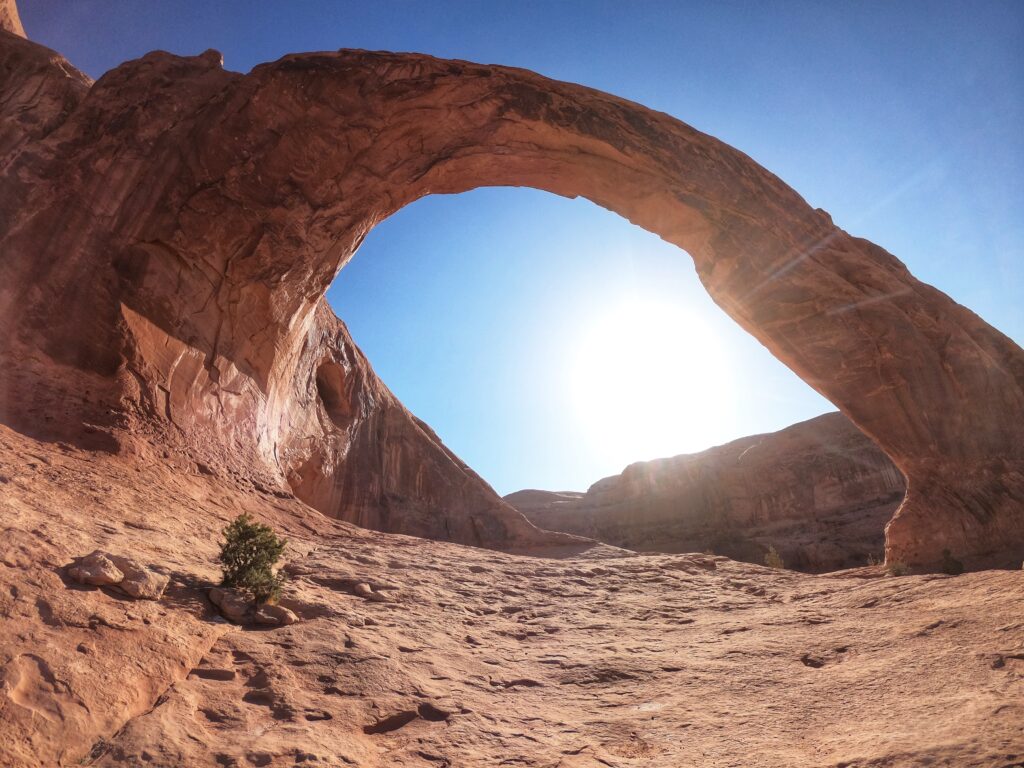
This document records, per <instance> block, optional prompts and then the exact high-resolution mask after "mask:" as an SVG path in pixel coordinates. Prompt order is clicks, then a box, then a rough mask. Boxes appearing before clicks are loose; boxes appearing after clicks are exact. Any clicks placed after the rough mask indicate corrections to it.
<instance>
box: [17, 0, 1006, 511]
mask: <svg viewBox="0 0 1024 768" xmlns="http://www.w3.org/2000/svg"><path fill="white" fill-rule="evenodd" d="M19 8H20V10H21V15H22V21H23V22H24V24H25V28H26V31H27V33H28V35H29V36H30V37H32V38H33V39H35V40H37V41H39V42H42V43H44V44H46V45H49V46H50V47H53V48H55V49H57V50H58V51H60V52H61V53H63V54H65V55H66V56H67V57H68V58H69V59H70V60H71V62H72V63H74V64H75V65H76V66H78V67H79V68H80V69H82V70H84V71H85V72H87V73H88V74H90V75H92V76H93V77H97V76H99V75H100V74H102V73H103V72H104V71H106V70H107V69H109V68H111V67H113V66H116V65H117V64H118V63H120V62H122V61H124V60H127V59H131V58H135V57H137V56H140V55H142V54H144V53H146V52H147V51H149V50H152V49H156V48H161V49H164V50H169V51H173V52H175V53H182V54H193V53H199V52H201V51H203V50H205V49H207V48H216V49H218V50H220V51H222V52H223V53H224V59H225V66H226V67H228V68H229V69H234V70H237V71H247V70H249V69H250V68H251V67H252V66H254V65H255V64H258V63H260V62H264V61H270V60H273V59H276V58H278V57H280V56H281V55H283V54H285V53H289V52H294V51H304V50H331V49H336V48H343V47H344V48H368V49H384V50H396V51H418V52H424V53H430V54H433V55H436V56H442V57H450V58H463V59H469V60H473V61H480V62H486V63H496V64H509V65H514V66H519V67H525V68H528V69H532V70H534V71H537V72H540V73H541V74H544V75H547V76H549V77H553V78H557V79H561V80H569V81H573V82H579V83H583V84H585V85H589V86H592V87H595V88H599V89H602V90H605V91H609V92H611V93H614V94H617V95H619V96H623V97H626V98H629V99H632V100H634V101H638V102H640V103H642V104H645V105H646V106H649V107H652V108H654V109H658V110H662V111H664V112H668V113H669V114H672V115H674V116H676V117H678V118H680V119H682V120H683V121H685V122H687V123H690V124H691V125H693V126H695V127H696V128H698V129H700V130H702V131H705V132H707V133H710V134H712V135H714V136H716V137H718V138H719V139H722V140H723V141H726V142H728V143H729V144H732V145H733V146H735V147H737V148H739V149H740V150H742V151H743V152H745V153H747V154H748V155H750V156H751V157H753V158H754V159H755V160H757V161H758V162H760V163H761V164H762V165H764V166H765V167H766V168H768V169H769V170H771V171H772V172H774V173H776V174H778V175H779V176H780V177H781V178H782V179H783V180H785V181H786V182H787V183H788V184H790V185H791V186H793V187H794V188H795V189H796V190H797V191H798V192H800V193H801V194H802V195H803V196H804V197H805V198H806V199H807V200H808V201H809V202H810V203H811V204H812V205H813V206H815V207H821V208H824V209H826V210H828V211H829V212H830V213H831V214H832V217H833V219H834V220H835V221H836V223H837V224H838V225H839V226H841V227H843V228H845V229H847V230H848V231H850V232H851V233H853V234H855V235H859V236H863V237H867V238H868V239H871V240H873V241H875V242H876V243H878V244H880V245H882V246H883V247H885V248H887V249H888V250H889V251H891V252H892V253H894V254H895V255H896V256H898V257H899V258H900V259H902V260H903V261H904V262H905V263H906V264H907V265H908V266H909V267H910V269H911V270H912V271H913V272H914V273H915V274H916V275H917V276H918V277H919V278H921V279H923V280H926V281H928V282H930V283H932V284H934V285H936V286H937V287H939V288H940V289H942V290H944V291H945V292H946V293H948V294H950V295H951V296H952V297H953V298H954V299H956V300H957V301H959V302H961V303H963V304H966V305H967V306H969V307H971V308H972V309H974V310H975V311H976V312H978V313H979V314H980V315H981V316H982V317H984V318H985V319H987V320H988V321H989V322H991V323H993V324H994V325H995V326H996V327H998V328H1000V329H1001V330H1002V331H1003V332H1004V333H1006V334H1008V335H1009V336H1010V337H1012V338H1013V339H1015V340H1016V341H1017V342H1018V343H1022V342H1024V301H1022V300H1021V299H1022V294H1024V181H1022V180H1024V3H1022V2H1017V1H1016V0H1009V1H1007V2H977V1H976V2H970V3H968V2H948V3H946V2H938V1H936V0H929V1H927V2H905V1H904V2H891V0H888V1H885V2H849V3H827V2H771V3H757V2H748V1H746V0H744V1H743V2H730V1H729V0H715V1H714V2H712V1H711V0H709V1H708V2H702V3H685V2H652V1H646V2H645V1H637V2H617V3H612V2H572V1H570V0H552V1H551V2H508V3H503V2H495V1H494V0H487V1H484V0H478V1H476V2H425V1H422V0H421V1H420V2H385V1H384V0H373V1H371V0H364V2H358V3H353V2H329V1H326V0H323V1H320V2H302V1H301V0H295V2H287V3H286V2H251V3H250V2H206V1H203V2H199V1H196V2H185V1H184V0H181V1H179V2H167V1H164V2H161V3H147V2H134V0H131V1H129V0H125V1H123V2H103V1H101V0H93V1H90V0H74V2H71V1H70V0H67V1H60V0H20V2H19ZM328 298H329V300H330V301H331V303H332V305H333V306H334V307H335V310H336V311H337V313H338V314H339V316H340V317H341V318H342V319H343V320H345V321H346V322H347V323H348V325H349V328H350V329H351V331H352V333H353V336H354V337H355V339H356V342H357V343H358V344H359V345H360V346H361V347H362V348H363V350H364V351H365V352H366V354H367V355H368V357H369V359H370V361H371V362H372V363H373V365H374V367H375V368H376V370H377V372H378V373H379V374H380V376H381V377H382V379H383V380H384V381H385V382H386V383H387V384H388V385H389V386H390V387H391V388H392V389H393V390H394V391H395V393H396V394H397V395H398V396H399V398H401V400H402V401H403V402H404V403H405V404H406V405H407V406H408V407H409V408H410V409H411V410H412V411H413V412H415V413H416V414H417V415H418V416H420V417H421V418H423V419H424V420H426V421H427V422H428V423H430V424H431V425H432V426H433V427H434V428H435V429H436V430H437V432H438V433H439V434H440V435H441V436H442V438H444V440H445V441H446V442H447V444H448V445H449V446H450V447H451V448H452V449H453V450H454V451H456V452H457V453H458V454H460V455H461V456H462V457H463V458H464V459H465V460H466V461H467V462H468V463H469V464H470V465H471V466H473V467H474V468H475V469H476V470H477V471H478V472H480V474H481V475H483V476H484V477H485V478H486V479H488V480H489V481H490V482H491V483H492V484H493V485H494V486H495V488H496V489H497V490H498V491H499V492H501V493H508V492H510V491H513V490H517V489H519V488H523V487H534V488H549V489H556V490H570V489H585V488H586V487H587V486H588V485H589V484H590V483H591V482H593V481H595V480H597V479H599V478H601V477H603V476H606V475H609V474H613V473H616V472H618V471H620V470H621V469H622V468H623V467H624V466H625V465H626V464H627V463H629V462H631V461H634V460H639V459H648V458H655V457H657V456H665V455H672V454H675V453H681V452H689V451H694V450H700V449H702V448H705V447H708V446H710V445H713V444H716V443H721V442H725V441H727V440H729V439H732V438H735V437H740V436H742V435H745V434H751V433H755V432H763V431H768V430H773V429H778V428H781V427H784V426H786V425H788V424H791V423H793V422H795V421H798V420H801V419H804V418H809V417H811V416H814V415H816V414H818V413H822V412H824V411H826V410H832V406H831V405H830V404H829V403H828V402H827V401H825V400H823V399H822V398H821V397H819V396H818V395H816V394H815V393H814V392H813V391H811V390H810V388H809V387H807V386H806V385H805V384H803V382H801V381H800V380H799V379H798V378H797V377H796V376H795V375H793V374H792V373H790V372H789V371H788V370H787V369H786V368H784V367H783V366H782V365H781V364H780V363H778V362H776V361H775V359H774V358H772V357H771V355H769V354H768V353H767V352H766V351H765V350H764V349H763V348H762V347H761V346H760V345H759V344H758V343H757V342H756V341H754V340H753V339H751V338H750V337H748V336H746V334H744V333H743V332H742V331H740V330H739V329H738V327H736V326H735V325H734V324H733V323H732V321H731V320H730V319H729V318H728V317H726V316H725V315H724V313H722V312H721V311H720V310H718V309H717V308H716V307H715V306H714V305H713V304H712V303H711V301H710V300H709V299H708V298H707V296H706V294H704V292H703V289H702V288H701V287H700V284H699V283H698V281H697V279H696V277H695V275H694V271H693V266H692V262H691V261H690V259H689V257H687V256H686V254H685V253H683V252H682V251H679V250H677V249H675V248H674V247H672V246H669V245H666V244H665V243H663V242H661V241H660V240H659V239H658V238H656V237H654V236H653V235H650V234H649V233H647V232H644V231H642V230H639V229H637V228H635V227H633V226H631V225H630V224H629V223H628V222H626V221H624V220H621V219H619V218H618V217H616V216H615V215H614V214H611V213H609V212H607V211H604V210H602V209H600V208H598V207H597V206H594V205H592V204H590V203H588V202H586V201H582V200H575V201H570V200H564V199H562V198H558V197H555V196H552V195H548V194H546V193H542V192H537V191H533V190H525V189H504V188H503V189H487V190H477V191H474V192H471V193H466V194H462V195H458V196H454V197H440V196H439V197H432V198H427V199H424V200H421V201H419V202H417V203H415V204H414V205H412V206H410V207H408V208H406V209H405V210H403V211H400V212H399V213H398V214H396V215H395V216H394V217H392V218H391V219H390V220H388V221H385V222H384V223H383V224H381V225H380V226H379V227H378V228H377V229H376V230H375V231H374V232H372V233H371V234H370V236H369V237H368V238H367V240H366V242H365V244H364V245H363V247H362V249H361V250H360V251H359V253H358V254H357V255H356V257H355V258H354V259H353V261H352V262H351V264H350V265H349V266H348V267H346V269H345V270H343V271H342V273H341V274H340V275H339V277H338V279H337V280H336V281H335V284H334V286H332V288H331V290H330V291H329V293H328ZM631 340H632V343H631Z"/></svg>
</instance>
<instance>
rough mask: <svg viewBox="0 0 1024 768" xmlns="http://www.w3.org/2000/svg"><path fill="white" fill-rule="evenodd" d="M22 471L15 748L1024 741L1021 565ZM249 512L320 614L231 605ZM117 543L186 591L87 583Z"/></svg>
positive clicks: (563, 761) (530, 760)
mask: <svg viewBox="0 0 1024 768" xmlns="http://www.w3.org/2000/svg"><path fill="white" fill-rule="evenodd" d="M0 474H2V476H3V477H5V478H7V481H6V482H5V483H4V485H3V494H2V495H0V513H2V514H0V519H2V525H3V531H2V535H0V731H2V732H3V734H4V738H3V739H2V740H0V765H5V766H7V765H10V766H18V768H21V767H22V766H26V767H28V766H32V767H42V766H45V768H53V766H69V765H79V764H84V765H94V766H197V767H205V766H210V767H211V768H213V767H214V766H225V765H232V766H243V767H248V766H273V767H275V768H280V767H283V766H294V765H330V766H340V765H358V766H367V767H371V766H380V767H381V768H385V767H388V766H408V767H410V768H411V767H413V766H415V767H416V768H426V767H427V766H490V765H530V766H563V767H565V768H568V767H569V766H574V767H576V768H579V767H580V766H587V767H588V768H593V767H596V766H614V767H615V768H627V767H628V766H664V767H665V768H677V766H680V765H723V766H725V765H744V766H765V767H766V768H767V767H772V768H776V767H777V766H780V765H785V766H794V767H796V766H838V765H845V766H865V767H866V766H910V765H924V764H928V765H937V766H948V767H949V768H953V767H954V766H955V767H956V768H963V767H964V766H986V767H988V766H1004V765H1012V764H1013V763H1014V761H1020V760H1024V733H1022V731H1021V728H1020V724H1021V722H1022V721H1024V620H1022V618H1021V615H1020V597H1021V594H1024V572H1021V571H986V572H980V573H971V574H965V575H963V576H958V577H949V576H907V577H902V578H894V577H889V576H885V575H884V571H883V569H882V568H880V567H878V568H863V569H857V570H853V571H846V572H840V573H836V574H831V575H827V576H813V575H808V574H800V573H795V572H790V571H776V570H772V569H767V568H762V567H758V566H755V565H749V564H745V563H738V562H734V561H731V560H728V559H726V558H723V557H710V556H706V555H687V554H681V555H635V554H632V553H628V552H624V551H623V550H617V549H614V548H611V547H606V546H602V545H593V546H591V548H590V549H589V550H580V551H577V552H566V551H562V552H560V553H558V554H559V555H560V556H559V557H558V558H551V557H545V556H540V557H533V556H526V555H512V554H505V553H500V552H494V551H488V550H483V549H476V548H471V547H464V546H459V545H454V544H447V543H442V542H431V541H426V540H422V539H416V538H412V537H406V536H398V535H392V534H383V533H376V532H370V531H365V530H362V529H359V528H356V527H354V526H351V525H349V524H347V523H343V522H340V521H334V520H330V519H328V518H326V517H323V516H321V515H319V514H317V513H315V512H313V511H312V510H310V509H309V508H308V507H306V506H305V505H303V504H302V503H300V502H297V501H295V500H290V499H281V498H279V497H277V496H274V495H273V494H271V493H262V494H261V493H254V492H252V490H251V489H247V488H239V487H238V485H236V484H234V483H233V482H231V481H229V480H227V479H223V478H215V477H211V476H210V475H207V474H204V473H201V472H198V471H194V472H191V473H188V472H180V471H172V470H170V469H168V468H166V467H163V466H161V465H159V464H155V465H151V466H140V465H138V464H137V463H136V462H135V461H134V460H133V459H132V457H131V456H117V455H111V454H109V453H105V452H89V451H83V450H81V449H77V448H73V447H70V446H65V447H62V448H58V447H55V446H53V445H52V444H48V443H43V442H39V441H35V440H32V439H29V438H26V437H25V436H23V435H20V434H18V433H15V432H12V431H11V430H8V429H6V428H0ZM241 512H249V513H251V514H253V515H254V516H255V517H256V518H257V519H259V520H260V521H261V522H265V523H267V524H270V525H272V526H273V527H274V528H275V529H276V530H278V531H279V532H281V533H282V534H283V535H286V536H287V537H288V540H289V546H288V550H287V551H286V554H285V558H284V559H285V561H286V569H287V570H288V573H289V577H290V578H289V581H288V586H287V588H286V591H285V595H284V597H283V598H282V600H281V605H282V606H283V607H285V608H288V609H289V610H291V611H294V613H295V614H296V615H297V616H298V617H299V618H300V622H299V623H296V624H293V625H290V626H285V627H275V628H266V627H262V626H259V625H253V626H250V627H245V628H242V627H236V626H234V625H231V624H228V623H227V622H225V621H224V620H223V619H222V618H221V617H220V616H219V615H218V614H217V611H216V609H215V608H214V606H213V605H212V604H211V603H210V602H209V601H208V600H207V598H206V592H207V589H208V588H209V587H210V586H211V585H213V584H215V583H216V582H217V580H218V578H219V572H218V569H217V564H216V555H217V551H218V544H217V539H218V533H219V531H220V530H221V529H222V528H223V527H224V526H225V525H226V524H227V522H228V521H229V520H231V519H233V518H234V517H235V516H236V515H237V514H239V513H241ZM183 542H188V545H187V546H183V545H182V543H183ZM92 543H95V544H96V545H98V546H100V547H102V548H103V549H104V550H106V551H112V552H132V554H133V557H135V558H137V559H138V560H139V561H142V562H147V563H150V562H152V563H161V564H162V565H163V566H165V568H166V571H167V573H168V574H170V577H171V581H170V584H169V586H168V589H167V591H166V593H165V594H164V596H163V598H162V599H161V600H160V601H134V600H130V599H128V598H126V597H125V596H123V595H118V594H117V593H116V592H114V591H113V590H104V589H96V588H94V587H80V586H79V585H77V584H75V583H74V582H72V581H70V580H69V581H68V582H66V583H65V582H63V581H62V580H61V578H60V576H59V575H58V574H59V572H60V568H61V566H62V565H63V564H64V563H66V562H68V561H69V560H70V559H71V553H73V552H81V551H83V550H84V549H85V548H86V547H87V546H89V545H90V544H92ZM542 554H543V553H542ZM359 585H363V586H366V587H368V588H369V589H370V594H380V595H384V596H385V597H386V600H384V601H375V600H370V599H366V597H365V596H361V595H360V594H359V592H360V591H361V590H357V589H356V588H357V587H358V586H359ZM80 761H81V762H80Z"/></svg>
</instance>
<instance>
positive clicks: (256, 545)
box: [217, 514, 288, 604]
mask: <svg viewBox="0 0 1024 768" xmlns="http://www.w3.org/2000/svg"><path fill="white" fill-rule="evenodd" d="M287 543H288V542H287V540H286V539H280V538H278V537H277V534H275V533H274V531H273V530H272V529H271V528H270V527H269V526H266V525H262V524H261V523H257V522H254V521H253V519H252V518H251V517H249V515H247V514H243V515H239V516H238V517H236V518H235V519H234V520H233V521H232V522H231V524H230V525H228V527H227V528H225V529H224V542H223V543H222V544H221V548H220V556H219V557H218V558H217V559H218V560H219V561H220V564H221V572H222V574H223V580H222V581H221V584H222V585H223V586H225V587H232V588H234V589H238V590H241V591H242V592H246V593H248V594H249V596H250V597H252V599H253V601H254V602H256V603H257V604H259V603H266V602H273V601H275V600H277V599H278V598H279V597H280V596H281V588H282V587H283V586H284V581H285V576H284V574H283V573H275V572H274V563H276V562H277V561H278V560H279V559H280V558H281V555H282V554H283V553H284V548H285V545H286V544H287Z"/></svg>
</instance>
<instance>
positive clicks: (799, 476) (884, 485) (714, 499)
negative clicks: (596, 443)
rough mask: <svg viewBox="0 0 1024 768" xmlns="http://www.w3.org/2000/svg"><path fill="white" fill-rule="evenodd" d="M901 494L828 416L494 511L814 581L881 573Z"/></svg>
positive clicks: (891, 475)
mask: <svg viewBox="0 0 1024 768" xmlns="http://www.w3.org/2000/svg"><path fill="white" fill-rule="evenodd" d="M905 491H906V485H905V483H904V480H903V476H902V475H901V474H900V471H899V470H898V469H897V468H896V466H895V465H894V464H893V463H892V461H890V459H889V457H888V456H886V455H885V454H884V453H883V452H882V451H881V450H880V449H879V448H878V446H876V445H875V444H874V443H873V442H871V440H870V439H869V438H868V437H866V436H865V435H864V433H863V432H860V431H859V430H858V429H857V428H856V427H854V426H853V425H852V424H851V423H850V421H849V420H848V419H847V418H846V417H845V416H843V415H842V414H839V413H827V414H825V415H823V416H818V417H817V418H814V419H810V420H809V421H805V422H801V423H800V424H795V425H793V426H791V427H788V428H787V429H783V430H781V431H779V432H773V433H771V434H766V435H754V436H752V437H744V438H741V439H739V440H734V441H732V442H730V443H727V444H725V445H721V446H718V447H716V448H710V449H708V450H706V451H702V452H700V453H694V454H687V455H682V456H675V457H673V458H668V459H658V460H656V461H645V462H639V463H637V464H631V465H630V466H629V467H627V468H626V469H625V471H623V472H622V473H621V474H619V475H615V476H613V477H607V478H605V479H603V480H599V481H598V482H596V483H594V484H593V485H592V486H590V488H589V489H588V490H587V492H586V493H573V492H560V493H554V492H548V491H536V490H525V491H518V492H516V493H512V494H509V495H508V496H506V497H505V501H507V502H508V503H509V504H511V505H512V506H514V507H515V508H516V509H518V510H519V511H520V512H522V513H523V514H524V515H526V517H527V518H528V519H529V520H530V522H532V523H533V524H534V525H537V526H539V527H541V528H547V529H549V530H553V531H565V532H566V533H574V534H578V535H580V536H589V537H592V538H595V539H598V540H600V541H603V542H605V543H607V544H613V545H615V546H618V547H623V548H625V549H632V550H635V551H638V552H665V553H678V552H706V551H711V552H714V553H715V554H719V555H726V556H728V557H731V558H733V559H735V560H745V561H747V562H751V563H758V564H762V565H763V564H764V561H765V555H766V553H767V552H768V549H769V547H775V549H776V550H777V551H778V552H779V553H780V554H781V555H782V559H783V561H784V563H785V565H786V567H787V568H793V569H796V570H801V571H809V572H814V573H819V572H823V571H835V570H839V569H842V568H850V567H856V566H862V565H866V564H868V562H869V561H872V562H881V560H882V553H883V550H884V546H885V537H884V533H883V531H884V528H885V524H886V523H887V522H888V520H889V518H891V517H892V514H893V512H894V511H895V510H896V508H897V507H898V506H899V504H900V502H901V501H902V500H903V496H904V493H905Z"/></svg>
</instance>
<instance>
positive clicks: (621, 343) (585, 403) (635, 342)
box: [568, 300, 735, 471]
mask: <svg viewBox="0 0 1024 768" xmlns="http://www.w3.org/2000/svg"><path fill="white" fill-rule="evenodd" d="M568 378H569V397H570V399H571V402H572V405H573V408H574V410H575V412H576V417H577V419H579V421H580V422H581V429H582V432H583V433H584V434H586V435H587V436H588V440H589V443H590V445H589V448H590V449H591V451H592V452H593V453H594V454H595V455H596V456H598V457H600V458H601V459H603V460H604V461H606V462H609V463H610V465H613V466H615V462H618V468H617V469H615V470H614V471H619V469H621V468H622V467H624V466H625V465H626V464H628V463H631V462H633V461H638V460H641V459H653V458H659V457H663V456H673V455H676V454H679V453H689V452H692V451H699V450H703V449H704V448H707V447H710V446H711V445H713V444H715V442H716V441H721V439H722V437H723V436H724V435H728V434H729V433H730V432H731V431H732V430H731V428H732V422H733V420H734V411H735V406H734V399H733V395H734V387H733V376H732V374H731V371H730V366H729V360H728V355H727V354H726V351H725V350H724V349H723V344H722V343H721V341H720V339H719V338H718V336H717V334H716V333H715V331H714V329H713V328H712V327H711V326H710V325H709V324H708V323H707V322H706V321H704V320H703V319H702V318H701V317H700V316H699V315H698V314H696V313H693V312H689V311H687V310H686V309H684V308H682V307H678V306H676V305H673V304H669V303H652V302H645V301H640V300H632V301H629V302H625V303H623V304H621V305H620V306H618V307H615V308H613V309H611V310H610V311H608V312H607V313H605V314H603V315H602V316H601V317H599V318H595V319H594V320H593V321H592V322H590V323H589V324H588V327H587V328H586V329H585V330H584V331H583V332H581V340H580V343H579V344H578V346H577V347H576V349H575V350H574V351H573V355H572V358H571V364H570V369H569V377H568Z"/></svg>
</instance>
